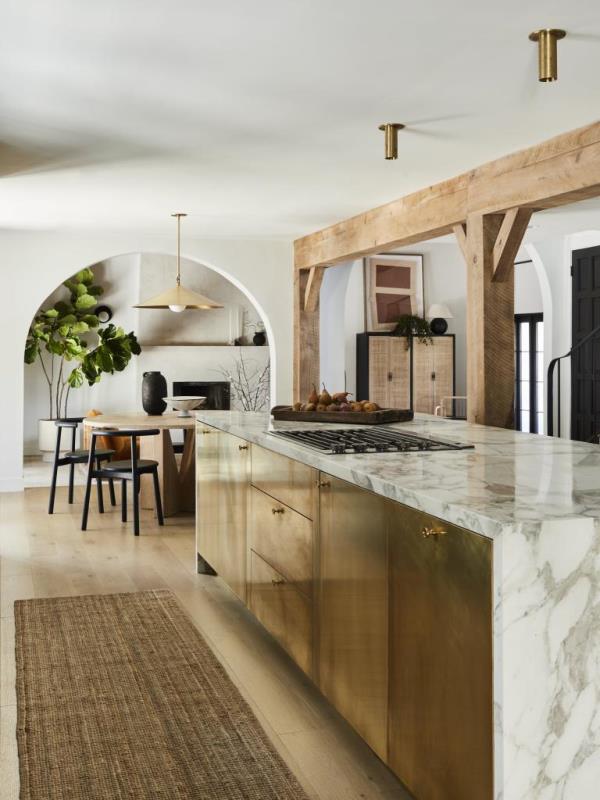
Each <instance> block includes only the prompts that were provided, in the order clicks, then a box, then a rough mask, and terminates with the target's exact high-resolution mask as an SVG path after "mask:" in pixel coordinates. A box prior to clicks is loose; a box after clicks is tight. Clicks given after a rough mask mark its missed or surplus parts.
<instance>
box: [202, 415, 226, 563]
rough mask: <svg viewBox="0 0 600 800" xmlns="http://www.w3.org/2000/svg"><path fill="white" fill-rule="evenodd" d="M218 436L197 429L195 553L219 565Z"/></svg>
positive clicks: (215, 432)
mask: <svg viewBox="0 0 600 800" xmlns="http://www.w3.org/2000/svg"><path fill="white" fill-rule="evenodd" d="M219 502H220V501H219V432H218V431H217V430H215V428H210V427H209V426H208V425H201V424H198V425H197V426H196V552H197V553H199V555H201V556H202V558H204V559H205V560H206V561H208V563H209V564H210V565H211V566H212V567H213V568H214V569H216V568H217V567H216V564H217V562H218V561H219Z"/></svg>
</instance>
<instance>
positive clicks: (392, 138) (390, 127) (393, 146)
mask: <svg viewBox="0 0 600 800" xmlns="http://www.w3.org/2000/svg"><path fill="white" fill-rule="evenodd" d="M404 127H405V126H404V125H403V124H402V123H401V122H384V123H383V124H382V125H380V126H379V130H380V131H383V132H384V134H385V136H384V144H385V160H386V161H392V160H394V159H396V158H398V131H401V130H402V128H404Z"/></svg>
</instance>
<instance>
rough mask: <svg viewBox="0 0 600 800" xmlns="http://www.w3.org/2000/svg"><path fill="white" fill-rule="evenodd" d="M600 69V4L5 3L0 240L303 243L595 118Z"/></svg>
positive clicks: (0, 63) (393, 0)
mask: <svg viewBox="0 0 600 800" xmlns="http://www.w3.org/2000/svg"><path fill="white" fill-rule="evenodd" d="M550 26H556V27H564V28H566V29H567V31H568V36H567V38H566V39H565V40H564V41H562V42H560V43H559V81H558V82H557V83H556V84H540V83H538V81H537V72H536V69H537V66H536V47H535V45H534V44H532V43H531V42H529V41H528V39H527V36H528V34H529V32H530V31H531V30H533V29H535V28H538V27H550ZM599 75H600V10H599V6H598V0H577V2H571V3H566V2H565V0H527V2H523V0H503V2H502V3H500V4H498V3H487V2H482V0H455V2H453V3H449V2H443V0H418V1H417V2H410V3H409V2H403V1H402V0H371V2H367V1H366V0H318V2H317V0H255V2H253V3H250V2H248V0H218V2H215V0H213V2H210V3H208V2H206V1H205V0H171V2H166V0H164V1H163V0H160V1H159V0H103V2H101V3H90V2H81V0H51V2H48V0H5V2H4V4H3V11H2V20H1V25H0V227H32V228H37V227H44V228H47V227H50V228H56V227H58V228H63V227H80V228H90V227H94V228H104V229H120V228H125V227H127V228H130V227H132V226H135V227H137V228H142V229H146V228H147V229H156V230H159V229H161V230H164V229H166V230H172V221H171V220H170V218H169V213H170V212H172V211H176V210H182V211H188V212H189V213H190V217H189V219H188V220H187V221H186V228H185V232H186V233H187V234H188V235H214V236H274V237H286V238H290V237H295V236H297V235H300V234H303V233H307V232H310V231H312V230H315V229H317V228H320V227H322V226H324V225H326V224H329V223H331V222H334V221H336V220H338V219H341V218H343V217H346V216H349V215H351V214H354V213H357V212H359V211H362V210H364V209H366V208H369V207H372V206H375V205H378V204H380V203H384V202H387V201H388V200H392V199H394V198H396V197H399V196H401V195H403V194H406V193H407V192H410V191H413V190H415V189H418V188H421V187H423V186H426V185H428V184H430V183H433V182H436V181H438V180H441V179H443V178H446V177H450V176H452V175H455V174H457V173H459V172H461V171H463V170H465V169H468V168H470V167H473V166H476V165H477V164H479V163H482V162H484V161H486V160H489V159H492V158H495V157H498V156H500V155H503V154H505V153H508V152H511V151H513V150H515V149H518V148H521V147H525V146H527V145H530V144H533V143H535V142H538V141H541V140H543V139H545V138H548V137H550V136H552V135H554V134H557V133H560V132H562V131H565V130H569V129H571V128H575V127H578V126H580V125H584V124H586V123H589V122H592V121H594V120H595V119H597V118H598V117H599V116H600V115H599V113H598V111H599V108H600V104H599V100H600V85H599V81H598V76H599ZM384 121H398V122H404V123H406V124H407V129H406V131H403V132H402V133H401V134H400V157H399V159H398V160H397V161H395V162H386V161H384V159H383V141H382V134H381V133H380V132H379V131H378V130H377V125H378V124H379V123H380V122H384Z"/></svg>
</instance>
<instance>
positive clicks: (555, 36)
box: [529, 28, 567, 83]
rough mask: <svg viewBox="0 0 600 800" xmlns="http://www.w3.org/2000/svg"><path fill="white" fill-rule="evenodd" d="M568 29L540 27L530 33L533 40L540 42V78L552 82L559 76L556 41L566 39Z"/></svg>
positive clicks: (542, 80)
mask: <svg viewBox="0 0 600 800" xmlns="http://www.w3.org/2000/svg"><path fill="white" fill-rule="evenodd" d="M566 35H567V32H566V31H563V30H560V28H540V30H539V31H533V33H530V34H529V38H530V39H531V41H532V42H537V43H538V80H540V81H541V82H542V83H550V82H551V81H555V80H557V78H558V55H557V47H556V43H557V41H558V40H559V39H564V38H565V36H566Z"/></svg>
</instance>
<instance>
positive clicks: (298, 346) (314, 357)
mask: <svg viewBox="0 0 600 800" xmlns="http://www.w3.org/2000/svg"><path fill="white" fill-rule="evenodd" d="M320 271H321V272H322V270H320ZM308 280H309V270H304V269H303V270H296V271H295V273H294V365H293V372H294V375H293V398H294V401H296V400H304V401H306V398H307V397H308V395H309V393H310V390H311V388H312V385H313V384H315V385H316V386H318V385H319V371H320V354H319V337H320V331H319V310H318V308H317V309H315V310H314V311H308V310H306V308H305V302H306V300H305V298H306V289H307V284H308Z"/></svg>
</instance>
